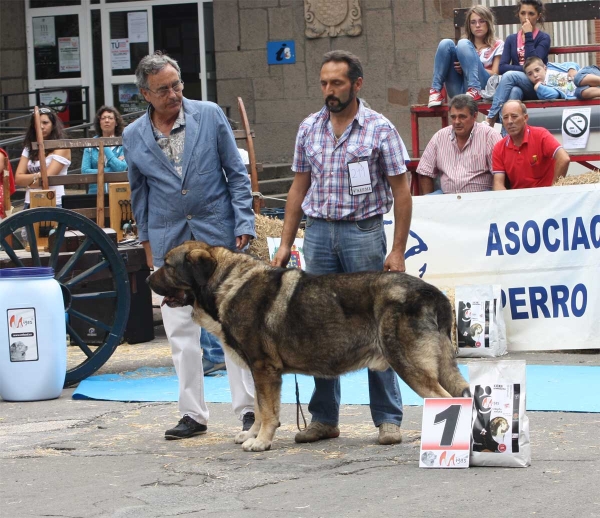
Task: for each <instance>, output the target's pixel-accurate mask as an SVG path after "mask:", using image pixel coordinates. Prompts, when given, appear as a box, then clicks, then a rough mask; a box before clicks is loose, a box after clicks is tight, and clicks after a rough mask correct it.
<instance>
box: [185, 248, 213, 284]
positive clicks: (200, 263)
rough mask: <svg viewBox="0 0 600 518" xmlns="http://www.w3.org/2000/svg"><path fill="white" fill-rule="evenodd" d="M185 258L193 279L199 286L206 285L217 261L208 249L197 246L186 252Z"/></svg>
mask: <svg viewBox="0 0 600 518" xmlns="http://www.w3.org/2000/svg"><path fill="white" fill-rule="evenodd" d="M186 259H187V261H188V263H189V264H190V265H191V267H192V275H193V276H194V280H195V281H196V282H197V283H198V285H200V286H206V284H208V280H209V279H210V277H211V275H212V274H213V272H214V271H215V268H216V267H217V261H215V258H214V257H213V256H212V255H211V254H210V252H209V251H208V250H205V249H203V248H197V249H195V250H191V251H189V252H188V253H187V254H186Z"/></svg>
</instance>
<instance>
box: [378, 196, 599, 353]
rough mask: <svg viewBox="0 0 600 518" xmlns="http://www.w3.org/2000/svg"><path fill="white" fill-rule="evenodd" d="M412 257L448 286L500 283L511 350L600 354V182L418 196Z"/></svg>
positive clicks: (413, 266) (415, 265) (414, 268)
mask: <svg viewBox="0 0 600 518" xmlns="http://www.w3.org/2000/svg"><path fill="white" fill-rule="evenodd" d="M384 223H385V229H386V235H387V241H388V249H391V244H392V233H393V227H394V225H393V212H390V213H389V214H386V215H385V216H384ZM405 256H406V270H407V272H408V273H410V274H412V275H415V276H419V277H421V278H422V279H423V280H425V281H427V282H430V283H431V284H434V285H435V286H438V287H444V286H447V287H454V286H457V285H460V284H500V285H501V286H502V303H503V307H504V318H505V321H506V331H507V339H508V350H509V351H535V350H537V351H540V350H559V349H598V348H600V318H598V315H600V184H592V185H570V186H564V187H552V188H549V187H546V188H537V189H522V190H514V191H502V192H482V193H470V194H446V195H440V196H436V195H432V196H418V197H414V198H413V216H412V223H411V231H410V236H409V238H408V243H407V247H406V255H405Z"/></svg>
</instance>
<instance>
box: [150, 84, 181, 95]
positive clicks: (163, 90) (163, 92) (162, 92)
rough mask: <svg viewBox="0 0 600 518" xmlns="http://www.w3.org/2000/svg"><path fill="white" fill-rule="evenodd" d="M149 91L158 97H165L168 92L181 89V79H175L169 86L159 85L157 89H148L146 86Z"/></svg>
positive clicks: (176, 91) (177, 91)
mask: <svg viewBox="0 0 600 518" xmlns="http://www.w3.org/2000/svg"><path fill="white" fill-rule="evenodd" d="M146 90H148V91H149V92H152V93H153V94H154V95H156V96H158V97H166V96H167V95H169V92H170V91H171V90H173V92H175V93H176V94H178V93H179V92H181V91H182V90H183V81H176V82H175V83H173V84H172V85H171V86H170V87H169V86H161V87H160V88H159V89H158V90H156V91H154V90H150V88H146Z"/></svg>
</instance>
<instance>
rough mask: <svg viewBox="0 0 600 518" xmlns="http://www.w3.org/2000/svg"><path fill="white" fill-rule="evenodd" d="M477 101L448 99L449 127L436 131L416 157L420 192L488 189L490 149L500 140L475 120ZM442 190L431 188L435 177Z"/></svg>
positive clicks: (463, 95)
mask: <svg viewBox="0 0 600 518" xmlns="http://www.w3.org/2000/svg"><path fill="white" fill-rule="evenodd" d="M477 112H478V107H477V103H476V102H475V101H474V100H473V98H472V97H470V96H468V95H466V94H461V95H456V96H454V97H453V98H452V99H451V100H450V105H449V106H448V115H449V116H450V126H446V127H445V128H442V129H441V130H439V131H438V132H437V133H436V134H435V135H434V136H433V137H432V138H431V140H430V141H429V143H428V144H427V147H426V148H425V151H424V152H423V156H422V157H421V159H420V160H419V165H418V167H417V173H418V174H419V187H420V190H421V194H452V193H464V192H480V191H491V190H492V184H493V181H494V180H493V177H492V152H493V150H494V145H495V144H496V142H498V141H499V140H501V139H502V137H501V136H500V133H498V132H497V131H496V130H494V128H492V127H491V126H489V125H487V124H485V123H480V122H477ZM436 178H439V179H440V187H441V189H439V190H436V191H434V180H435V179H436Z"/></svg>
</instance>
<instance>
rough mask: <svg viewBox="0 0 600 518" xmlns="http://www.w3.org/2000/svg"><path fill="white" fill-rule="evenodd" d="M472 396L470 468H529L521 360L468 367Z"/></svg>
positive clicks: (492, 362)
mask: <svg viewBox="0 0 600 518" xmlns="http://www.w3.org/2000/svg"><path fill="white" fill-rule="evenodd" d="M469 384H470V388H471V394H473V419H472V423H473V444H472V446H471V458H470V465H471V466H502V467H506V468H511V467H513V468H525V467H527V466H529V465H530V464H531V445H530V443H529V419H528V418H527V415H526V414H525V404H526V368H525V361H524V360H499V361H480V362H471V363H469Z"/></svg>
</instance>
